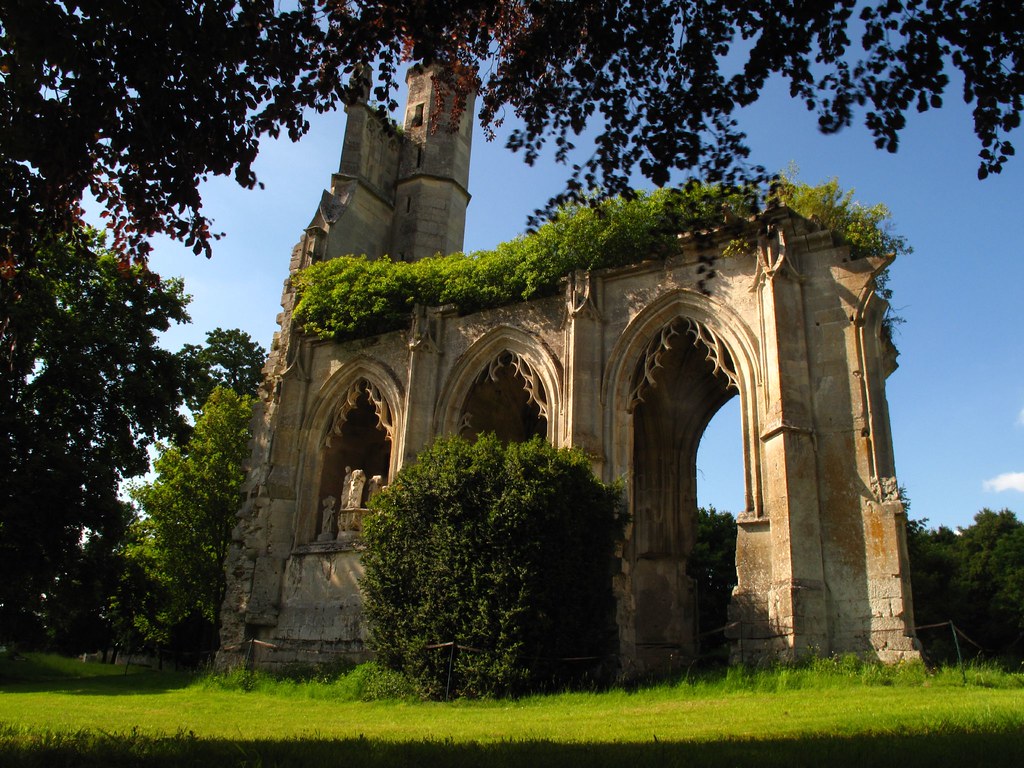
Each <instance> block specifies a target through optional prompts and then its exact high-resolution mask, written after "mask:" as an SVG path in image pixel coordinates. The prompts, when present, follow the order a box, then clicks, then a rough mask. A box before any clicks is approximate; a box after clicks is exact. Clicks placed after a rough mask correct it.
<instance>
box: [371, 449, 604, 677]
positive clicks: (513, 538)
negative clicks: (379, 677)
mask: <svg viewBox="0 0 1024 768" xmlns="http://www.w3.org/2000/svg"><path fill="white" fill-rule="evenodd" d="M618 497H619V493H618V489H617V488H615V487H613V486H607V485H604V484H603V483H601V482H600V481H599V480H598V479H597V478H595V477H594V475H593V473H592V471H591V468H590V462H589V460H588V459H587V458H586V456H585V455H584V454H582V453H581V452H579V451H574V450H565V449H562V450H556V449H554V448H552V447H551V446H550V445H548V444H547V443H545V442H544V441H542V440H540V439H534V440H531V441H530V442H526V443H511V444H503V443H502V442H500V441H499V440H498V439H497V438H495V437H494V436H492V435H485V436H482V437H481V438H480V439H479V440H478V441H477V442H476V443H468V442H466V441H465V440H462V439H458V438H451V439H443V440H439V441H437V442H436V443H434V444H433V445H432V446H431V447H430V448H428V449H427V450H426V451H424V452H423V453H422V454H420V457H419V460H418V461H417V463H416V464H414V465H412V466H409V467H407V468H405V469H403V470H402V472H400V473H399V474H398V476H397V477H396V478H395V480H394V482H393V483H392V484H391V486H390V487H389V488H387V489H386V490H385V491H384V492H382V493H381V494H379V495H378V496H377V497H376V498H375V499H374V500H373V502H372V503H371V508H372V510H373V513H372V514H371V515H369V516H368V518H367V520H366V524H365V537H366V543H367V551H366V553H365V555H364V558H363V563H364V565H365V567H366V575H365V577H364V579H363V582H362V587H363V592H364V595H365V600H366V612H367V617H368V619H369V622H370V627H371V632H372V644H373V647H374V649H375V651H376V653H377V657H378V660H379V661H380V662H381V663H383V664H385V665H386V666H388V667H390V668H392V669H396V670H400V671H402V672H404V673H405V674H406V675H408V676H409V677H411V678H412V679H414V680H415V681H417V683H418V684H419V685H420V687H421V689H422V690H423V692H424V693H425V694H427V695H430V696H439V695H444V694H445V692H446V691H448V690H449V684H450V692H451V693H452V694H453V695H469V696H481V695H499V696H501V695H515V694H519V693H523V692H526V691H528V690H536V689H538V688H543V687H548V686H553V685H563V684H566V683H569V682H571V681H573V680H578V679H580V678H582V677H584V676H585V675H587V674H590V673H591V672H593V671H594V670H595V669H596V668H599V667H600V666H601V664H602V662H604V661H606V660H607V659H608V658H609V655H610V654H612V653H614V650H615V648H614V645H615V629H614V616H613V605H614V603H613V599H612V593H611V576H612V573H611V563H612V554H613V548H614V542H615V539H616V538H617V537H618V536H620V535H621V531H622V528H621V520H619V518H618V515H617V509H618ZM445 643H455V644H457V646H459V647H457V648H455V649H453V648H452V646H450V645H449V646H445V647H440V648H438V647H431V646H438V645H441V644H445ZM570 659H571V660H570Z"/></svg>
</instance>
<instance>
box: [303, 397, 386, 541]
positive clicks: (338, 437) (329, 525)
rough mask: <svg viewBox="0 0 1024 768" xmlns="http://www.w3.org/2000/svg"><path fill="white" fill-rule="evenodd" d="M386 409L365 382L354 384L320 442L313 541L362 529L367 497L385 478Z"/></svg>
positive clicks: (337, 538) (342, 537)
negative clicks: (321, 444) (321, 442)
mask: <svg viewBox="0 0 1024 768" xmlns="http://www.w3.org/2000/svg"><path fill="white" fill-rule="evenodd" d="M392 435H393V425H392V421H391V408H390V406H389V405H388V403H387V400H386V399H385V398H384V396H383V395H382V394H381V393H380V391H379V390H378V389H377V388H376V387H375V386H374V385H373V384H371V383H369V382H368V381H366V380H360V381H358V382H356V383H355V384H354V385H353V386H352V387H351V388H350V389H349V391H348V392H347V394H346V396H345V398H344V400H343V401H342V403H341V405H340V406H339V407H338V409H337V411H336V412H335V415H334V418H333V419H332V422H331V427H330V429H329V430H328V432H327V435H326V436H325V437H324V440H323V447H322V453H321V463H320V481H319V485H318V491H317V497H316V498H317V503H318V512H317V516H316V530H315V532H314V535H313V536H312V537H311V538H312V539H313V540H315V541H319V542H330V541H343V540H345V539H346V537H349V538H351V537H352V536H354V535H355V534H357V533H358V531H360V530H361V522H362V514H361V513H362V512H363V511H364V510H365V508H366V502H367V501H369V498H370V497H371V496H372V495H373V494H374V493H376V492H377V491H379V490H380V489H381V488H382V487H384V485H386V484H387V482H388V475H389V472H390V468H391V442H392Z"/></svg>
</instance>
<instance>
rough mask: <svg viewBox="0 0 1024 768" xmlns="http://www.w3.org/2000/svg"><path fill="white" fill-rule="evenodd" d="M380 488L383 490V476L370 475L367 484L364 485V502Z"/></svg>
mask: <svg viewBox="0 0 1024 768" xmlns="http://www.w3.org/2000/svg"><path fill="white" fill-rule="evenodd" d="M382 490H384V478H383V477H382V476H381V475H374V476H373V477H371V478H370V482H369V484H368V485H367V486H366V503H367V504H369V503H370V499H372V498H373V497H374V496H376V495H377V494H378V493H380V492H381V491H382Z"/></svg>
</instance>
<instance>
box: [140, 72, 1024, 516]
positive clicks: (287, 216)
mask: <svg viewBox="0 0 1024 768" xmlns="http://www.w3.org/2000/svg"><path fill="white" fill-rule="evenodd" d="M957 96H958V94H957V92H955V91H951V92H950V93H948V94H947V98H946V103H947V106H946V107H944V108H943V109H941V110H938V111H935V112H929V113H926V114H924V115H913V116H911V117H910V120H909V123H908V127H907V129H906V130H905V131H904V133H903V135H902V139H901V147H900V150H899V152H898V153H896V154H888V153H886V152H883V151H880V150H876V149H875V148H874V146H873V143H872V139H871V137H870V136H869V135H868V133H867V131H866V130H864V129H863V128H861V127H859V126H854V127H852V128H850V129H847V130H846V131H844V132H842V133H840V134H839V135H835V136H822V135H820V134H818V133H817V131H816V119H815V116H814V114H812V113H809V112H807V111H806V110H804V109H803V108H802V106H800V105H799V104H797V103H795V102H793V101H791V100H790V99H789V97H788V95H787V93H786V91H785V89H784V88H783V87H774V88H771V89H769V91H768V92H767V93H766V95H765V96H764V98H762V99H761V100H760V101H759V102H757V103H756V104H755V105H753V106H752V107H750V108H748V109H747V110H746V111H745V112H744V113H743V114H742V116H741V125H742V127H743V129H744V130H746V131H747V133H748V135H749V138H750V145H751V148H752V150H753V154H752V160H753V161H754V162H757V163H760V164H761V165H763V166H765V167H766V168H769V169H772V170H775V169H784V168H786V167H787V166H789V165H790V164H791V163H795V164H796V165H797V166H798V167H799V169H800V177H801V178H802V179H803V180H804V181H807V182H811V183H816V182H819V181H823V180H825V179H828V178H830V177H833V176H835V177H837V178H838V179H839V181H840V183H841V184H842V185H843V187H844V188H850V187H853V188H855V190H856V195H855V197H856V198H857V199H858V200H861V201H863V202H864V203H866V204H873V203H876V202H884V203H886V204H887V205H888V206H889V208H890V209H891V210H892V212H893V217H894V221H895V229H896V231H897V232H898V233H900V234H902V235H904V236H905V237H906V238H907V240H908V241H909V243H910V244H911V245H912V246H913V248H914V253H913V254H912V255H910V256H907V257H904V258H902V259H900V260H898V261H897V262H896V264H895V265H894V266H893V268H892V282H891V287H892V289H893V291H894V294H895V295H894V299H893V305H894V306H895V308H896V309H897V311H898V313H899V314H900V315H902V316H903V317H904V318H905V319H906V323H905V324H903V325H902V326H900V327H899V329H898V332H897V337H896V342H897V346H898V347H899V350H900V358H899V363H900V367H899V369H898V370H897V371H896V372H895V373H894V374H893V375H892V376H891V377H890V378H889V380H888V399H889V407H890V413H891V419H892V429H893V442H894V446H895V453H896V468H897V473H898V476H899V481H900V483H901V485H903V486H905V488H906V490H907V492H908V494H909V498H910V500H911V510H910V516H911V517H912V518H915V519H921V518H927V519H928V520H929V522H930V524H931V525H933V526H934V525H939V524H943V525H949V526H957V525H968V524H970V522H971V519H972V518H973V516H974V514H975V513H976V512H978V511H979V510H980V509H982V508H983V507H989V508H992V509H1002V508H1009V509H1011V510H1013V511H1015V512H1017V513H1018V515H1021V514H1024V157H1018V158H1015V159H1014V158H1011V162H1010V164H1009V166H1008V167H1007V168H1006V170H1004V171H1003V173H1002V174H1001V175H999V176H991V177H989V178H988V179H987V180H985V181H978V179H977V175H976V169H977V158H976V156H977V151H978V143H977V140H976V139H975V137H974V135H973V133H972V130H971V123H970V113H969V110H968V109H967V108H966V107H965V106H964V105H962V104H960V103H957ZM312 119H313V125H312V130H311V131H310V133H309V134H308V135H307V136H306V137H305V138H304V139H303V140H302V141H301V142H299V143H297V144H291V143H290V142H288V141H287V140H282V141H277V142H266V143H265V144H264V149H263V151H262V152H261V154H260V158H259V160H258V161H257V165H256V171H257V173H258V174H259V177H260V179H261V181H263V182H264V184H265V185H266V189H265V190H262V191H260V190H254V191H248V190H242V189H240V188H238V187H237V186H236V185H235V184H234V183H233V182H232V181H230V180H227V179H214V180H212V181H210V182H209V183H207V184H206V185H204V187H203V190H204V198H205V200H206V210H207V212H208V213H209V214H210V215H212V216H213V218H214V219H215V224H216V229H217V230H218V231H222V232H224V233H225V234H226V237H225V238H224V239H222V240H221V241H220V242H219V243H217V244H216V245H215V250H214V258H213V259H212V260H209V261H208V260H206V259H204V258H202V257H197V256H194V255H192V254H191V252H190V251H188V250H186V249H184V248H182V247H180V246H179V245H177V244H174V243H171V242H169V241H164V240H160V241H157V242H156V250H155V254H154V256H153V259H152V266H153V267H154V269H156V270H157V271H158V272H160V273H161V274H162V275H164V276H173V275H178V276H182V277H184V278H185V282H186V288H187V290H188V291H189V293H191V294H192V296H193V302H192V305H191V314H192V318H193V323H192V325H191V326H187V327H180V328H177V329H174V330H172V331H171V332H170V333H169V334H168V335H167V337H166V338H165V340H164V343H165V344H166V345H167V346H168V347H171V348H177V347H178V346H180V345H181V344H183V343H185V342H201V341H202V340H203V337H204V335H205V333H206V331H208V330H211V329H212V328H214V327H217V326H220V327H224V328H233V327H237V328H242V329H244V330H246V331H248V332H249V333H250V334H251V335H252V336H253V338H255V339H256V340H258V341H259V342H261V343H263V344H264V345H267V346H269V344H270V340H271V336H272V334H273V332H274V330H275V329H276V321H275V318H276V315H277V313H278V312H279V311H280V306H279V301H280V295H281V285H282V282H283V280H284V279H285V277H286V276H287V270H288V260H289V255H290V252H291V248H292V246H293V244H294V243H295V242H296V241H297V240H298V239H299V237H300V236H301V233H302V230H303V228H304V227H305V226H306V225H307V224H308V222H309V220H310V218H311V217H312V215H313V213H314V211H315V209H316V205H317V202H318V201H319V198H320V191H321V190H322V189H324V188H325V187H326V186H327V185H328V184H329V181H330V176H331V173H332V172H333V171H334V170H336V168H337V165H338V159H339V156H340V151H341V140H342V132H343V129H344V121H345V117H344V115H343V114H342V113H333V114H328V115H323V116H314V117H313V118H312ZM1015 138H1016V144H1017V147H1018V150H1019V151H1020V152H1021V154H1022V155H1024V131H1021V130H1018V131H1017V133H1016V136H1015ZM474 142H475V143H474V149H473V164H472V168H471V175H470V191H471V193H472V195H473V199H472V202H471V203H470V206H469V211H468V215H467V229H466V249H467V250H477V249H482V248H490V247H492V246H494V245H496V244H497V243H499V242H502V241H504V240H508V239H510V238H512V237H514V236H516V235H517V234H519V233H520V232H522V231H523V229H524V227H525V222H526V218H527V216H528V215H529V214H530V213H531V212H532V211H533V210H534V209H536V208H538V207H540V206H541V205H543V204H544V203H545V202H546V200H547V199H548V197H550V196H551V195H552V194H554V193H556V192H558V191H559V190H560V189H561V185H562V183H563V182H564V180H565V178H566V175H567V174H566V169H565V168H564V167H560V166H557V165H555V164H554V163H553V162H552V161H551V160H550V159H547V160H546V161H545V160H542V161H541V162H540V163H538V165H537V166H535V167H533V168H530V167H527V166H526V165H524V164H523V163H522V161H521V160H520V159H519V157H518V156H516V155H513V154H512V153H510V152H509V151H507V150H506V149H504V148H503V146H502V145H501V140H500V138H499V140H498V141H497V142H493V143H487V142H485V141H484V140H483V137H482V133H481V132H480V131H479V130H477V132H476V135H475V137H474ZM740 465H741V457H740V436H739V412H738V408H737V406H736V405H735V401H733V403H731V404H730V405H729V406H726V408H724V409H723V410H722V411H721V412H720V413H719V414H718V415H717V416H716V417H715V419H714V421H713V422H712V424H711V426H710V427H709V430H708V434H707V435H706V437H705V440H704V442H703V443H702V447H701V453H700V454H699V456H698V470H699V475H698V483H699V487H700V500H701V503H705V504H707V503H711V504H714V505H715V506H717V507H718V508H719V509H726V510H730V511H737V510H738V509H740V507H741V505H742V499H743V489H742V475H741V466H740Z"/></svg>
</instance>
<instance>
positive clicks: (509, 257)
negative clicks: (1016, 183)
mask: <svg viewBox="0 0 1024 768" xmlns="http://www.w3.org/2000/svg"><path fill="white" fill-rule="evenodd" d="M757 197H758V195H757V194H756V192H755V191H754V190H753V188H751V187H748V188H746V189H742V190H737V189H730V188H727V187H724V186H717V185H701V184H691V185H687V186H686V187H684V188H682V189H667V188H666V189H659V190H656V191H654V192H651V193H644V192H633V193H631V194H630V195H629V196H625V197H616V198H610V199H606V200H602V201H600V202H599V203H591V204H587V203H581V204H569V205H565V206H563V207H562V209H561V210H560V211H559V213H558V215H557V216H555V217H554V218H553V219H552V220H551V221H549V222H547V223H545V224H543V225H542V226H540V227H539V228H538V229H537V230H536V231H534V232H531V233H530V234H527V235H524V236H522V237H518V238H516V239H515V240H511V241H509V242H506V243H502V244H501V245H499V246H498V247H497V248H495V249H494V250H490V251H478V252H475V253H471V254H463V253H454V254H450V255H447V256H440V255H439V256H435V257H433V258H427V259H423V260H421V261H416V262H411V263H410V262H392V261H390V260H389V259H387V258H383V259H377V260H374V261H370V260H368V259H366V258H365V257H362V256H343V257H340V258H336V259H331V260H329V261H324V262H320V263H317V264H313V265H312V266H310V267H308V268H307V269H306V270H304V271H303V272H302V273H300V274H299V275H298V277H297V278H296V279H295V286H296V288H297V290H298V296H299V300H298V302H297V304H296V307H295V315H294V317H295V321H296V323H297V324H298V325H299V326H300V327H302V328H303V329H304V330H305V332H307V333H313V334H316V335H318V336H320V337H321V338H334V339H336V340H338V341H343V340H346V339H353V338H360V337H364V336H370V335H373V334H377V333H384V332H387V331H393V330H397V329H399V328H404V327H407V326H408V324H409V321H410V312H411V311H412V308H413V305H414V304H421V305H425V306H439V305H444V304H451V305H454V307H455V308H456V309H457V310H458V311H459V312H461V313H469V312H476V311H479V310H481V309H488V308H492V307H498V306H503V305H505V304H512V303H514V302H518V301H526V300H529V299H536V298H541V297H544V296H551V295H553V294H554V293H556V292H557V291H558V288H559V284H560V281H561V279H562V278H563V277H565V276H566V275H568V274H569V273H571V272H572V271H574V270H577V269H601V268H605V267H617V266H625V265H627V264H635V263H638V262H640V261H643V260H645V259H651V258H665V257H666V256H668V255H670V254H672V253H675V252H676V249H677V248H678V245H677V242H678V240H677V236H678V233H679V232H693V231H701V230H708V229H714V228H716V227H718V226H721V225H722V224H723V223H724V214H723V206H727V207H728V208H729V209H730V210H731V211H732V212H733V213H735V214H738V215H748V214H752V213H753V212H754V211H755V210H756V207H757ZM772 197H773V200H774V201H775V202H781V203H784V204H786V205H789V206H790V207H792V208H793V210H795V211H796V212H797V213H799V214H800V215H802V216H805V217H807V218H813V219H815V220H817V221H818V222H819V223H820V224H821V225H822V226H824V227H826V228H828V229H831V230H832V231H833V232H834V233H835V234H836V235H837V237H838V238H839V239H840V240H841V241H842V242H844V243H846V244H847V245H849V246H850V251H851V254H852V255H853V256H854V257H855V258H858V257H862V256H884V255H888V254H891V253H896V254H907V253H910V252H911V249H910V247H909V246H908V245H907V243H906V241H905V239H904V238H903V237H901V236H899V235H897V234H895V233H893V232H892V230H891V216H890V213H889V209H888V208H886V206H885V205H883V204H876V205H871V206H865V205H862V204H860V203H859V202H857V201H856V200H854V199H853V190H850V191H849V192H844V191H843V190H842V188H841V187H840V186H839V184H838V182H837V181H836V180H835V179H832V180H830V181H827V182H825V183H823V184H820V185H817V186H815V185H810V184H806V183H803V182H801V181H798V180H797V179H795V178H791V177H785V176H784V177H783V178H782V179H781V181H780V182H779V183H778V184H777V185H775V187H774V188H773V192H772ZM713 274H714V273H713V271H706V272H705V273H704V276H705V278H707V279H710V278H711V277H712V276H713ZM882 290H883V298H886V299H887V298H889V296H888V295H887V294H888V291H887V289H885V287H884V285H883V287H882Z"/></svg>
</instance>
